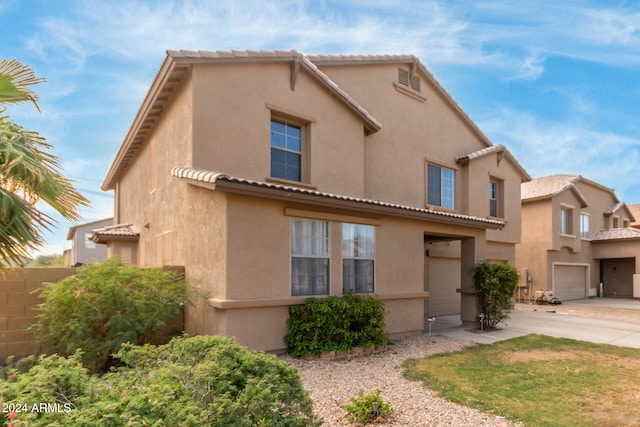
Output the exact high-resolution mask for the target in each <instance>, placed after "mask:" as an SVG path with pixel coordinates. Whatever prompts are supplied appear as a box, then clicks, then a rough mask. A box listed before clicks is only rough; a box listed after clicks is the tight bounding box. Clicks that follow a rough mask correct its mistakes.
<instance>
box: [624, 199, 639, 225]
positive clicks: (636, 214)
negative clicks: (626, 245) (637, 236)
mask: <svg viewBox="0 0 640 427" xmlns="http://www.w3.org/2000/svg"><path fill="white" fill-rule="evenodd" d="M627 206H628V207H629V210H630V211H631V214H632V215H633V217H634V218H635V221H632V222H631V226H632V227H633V228H637V229H640V203H636V204H634V205H627Z"/></svg>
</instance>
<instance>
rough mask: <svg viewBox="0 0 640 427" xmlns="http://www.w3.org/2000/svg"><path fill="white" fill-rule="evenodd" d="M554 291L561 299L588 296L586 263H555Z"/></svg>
mask: <svg viewBox="0 0 640 427" xmlns="http://www.w3.org/2000/svg"><path fill="white" fill-rule="evenodd" d="M553 293H554V296H555V297H556V298H558V299H559V300H560V301H563V300H572V299H581V298H586V296H587V267H586V266H584V265H555V266H554V268H553Z"/></svg>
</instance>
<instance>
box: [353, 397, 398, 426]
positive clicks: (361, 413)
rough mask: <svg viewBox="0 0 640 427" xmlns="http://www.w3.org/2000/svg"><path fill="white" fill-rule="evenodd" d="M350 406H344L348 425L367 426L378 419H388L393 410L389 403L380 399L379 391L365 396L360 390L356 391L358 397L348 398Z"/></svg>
mask: <svg viewBox="0 0 640 427" xmlns="http://www.w3.org/2000/svg"><path fill="white" fill-rule="evenodd" d="M349 401H350V402H351V403H350V404H347V405H345V406H344V410H345V411H347V413H348V414H349V422H350V423H356V422H358V423H360V424H369V423H370V422H373V421H376V420H377V419H379V418H386V417H388V416H389V415H390V414H391V412H392V411H393V409H392V408H391V405H390V404H389V402H385V401H384V400H382V397H380V390H379V389H376V390H375V391H374V392H372V393H370V394H368V395H365V394H364V391H363V390H362V389H360V390H358V397H351V398H349Z"/></svg>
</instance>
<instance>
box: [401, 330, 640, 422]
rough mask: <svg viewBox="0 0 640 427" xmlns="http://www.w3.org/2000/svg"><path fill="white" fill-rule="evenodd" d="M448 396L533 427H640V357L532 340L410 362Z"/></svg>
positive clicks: (416, 374)
mask: <svg viewBox="0 0 640 427" xmlns="http://www.w3.org/2000/svg"><path fill="white" fill-rule="evenodd" d="M405 376H406V377H407V378H409V379H412V380H417V381H423V382H424V384H425V385H426V386H427V387H429V388H430V389H432V390H435V391H437V392H438V393H439V394H440V395H441V396H442V397H444V398H446V399H449V400H451V401H453V402H457V403H460V404H462V405H465V406H469V407H473V408H477V409H480V410H481V411H484V412H490V413H493V414H496V415H502V416H505V417H507V418H508V419H510V420H513V421H521V422H523V423H524V424H525V425H527V426H536V427H537V426H554V427H555V426H580V427H583V426H599V427H600V426H611V427H613V426H637V425H640V350H637V349H631V348H625V347H616V346H610V345H601V344H592V343H587V342H583V341H575V340H569V339H560V338H552V337H547V336H543V335H528V336H525V337H520V338H515V339H511V340H508V341H502V342H498V343H496V344H492V345H478V346H474V347H470V348H467V349H465V350H462V351H460V352H457V353H448V354H440V355H436V356H431V357H428V358H426V359H419V360H415V359H413V360H409V361H407V362H406V363H405Z"/></svg>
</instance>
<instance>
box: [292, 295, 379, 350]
mask: <svg viewBox="0 0 640 427" xmlns="http://www.w3.org/2000/svg"><path fill="white" fill-rule="evenodd" d="M287 325H288V327H289V330H288V332H287V335H285V337H284V342H285V343H286V344H287V347H288V351H289V354H290V355H291V356H292V357H303V356H307V355H318V354H322V353H326V352H329V351H334V350H340V351H346V350H351V349H352V348H355V347H373V346H376V345H385V344H387V337H386V334H385V327H384V304H383V302H382V301H380V300H379V299H377V298H374V297H370V296H366V297H362V296H360V295H356V294H354V293H348V294H346V295H344V296H342V297H336V296H331V297H328V298H326V299H324V300H323V301H320V300H318V299H316V298H309V299H307V300H306V301H305V303H304V305H299V306H291V307H289V320H288V321H287Z"/></svg>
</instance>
